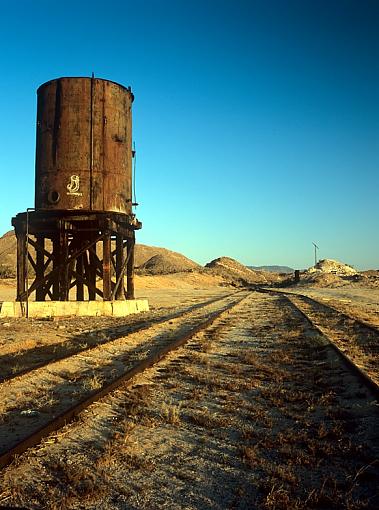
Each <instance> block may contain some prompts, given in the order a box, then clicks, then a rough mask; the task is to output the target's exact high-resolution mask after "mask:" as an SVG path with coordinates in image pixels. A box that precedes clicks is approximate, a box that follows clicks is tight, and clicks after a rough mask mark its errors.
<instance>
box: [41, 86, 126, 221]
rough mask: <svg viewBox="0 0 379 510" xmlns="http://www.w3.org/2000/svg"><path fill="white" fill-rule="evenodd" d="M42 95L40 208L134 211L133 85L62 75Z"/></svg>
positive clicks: (42, 91)
mask: <svg viewBox="0 0 379 510" xmlns="http://www.w3.org/2000/svg"><path fill="white" fill-rule="evenodd" d="M37 94H38V105H37V143H36V185H35V208H36V209H50V210H51V209H53V210H55V209H56V210H58V209H59V210H62V209H63V210H77V209H81V210H89V211H114V212H121V213H127V214H130V213H131V209H132V113H131V106H132V102H133V94H132V92H131V90H130V88H129V89H127V88H125V87H123V86H122V85H119V84H117V83H114V82H111V81H108V80H102V79H99V78H59V79H56V80H51V81H49V82H47V83H44V84H43V85H41V86H40V87H39V89H38V91H37Z"/></svg>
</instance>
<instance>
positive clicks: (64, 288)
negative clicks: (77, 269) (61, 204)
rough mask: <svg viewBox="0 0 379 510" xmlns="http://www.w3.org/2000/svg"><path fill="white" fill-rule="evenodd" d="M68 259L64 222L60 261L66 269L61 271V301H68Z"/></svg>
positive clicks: (63, 225) (63, 223) (60, 244)
mask: <svg viewBox="0 0 379 510" xmlns="http://www.w3.org/2000/svg"><path fill="white" fill-rule="evenodd" d="M67 259H68V232H67V229H66V225H65V222H64V221H62V223H61V226H60V232H59V261H60V264H64V267H63V268H62V270H61V271H60V278H59V279H60V285H59V300H60V301H67V300H68V291H69V281H68V272H69V267H68V264H67V263H66V261H67Z"/></svg>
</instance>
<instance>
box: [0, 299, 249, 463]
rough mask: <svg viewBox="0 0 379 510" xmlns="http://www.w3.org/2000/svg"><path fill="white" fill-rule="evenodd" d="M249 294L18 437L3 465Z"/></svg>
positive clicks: (154, 361) (201, 329) (156, 361)
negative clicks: (46, 421) (24, 435)
mask: <svg viewBox="0 0 379 510" xmlns="http://www.w3.org/2000/svg"><path fill="white" fill-rule="evenodd" d="M248 296H249V294H248V295H246V296H243V297H242V298H241V299H238V300H236V301H233V302H232V303H229V304H228V305H227V306H225V307H223V308H222V309H221V310H217V311H216V312H213V313H212V314H211V315H210V316H209V317H208V318H207V319H206V320H205V321H203V322H201V323H200V324H198V325H196V326H195V327H194V328H192V329H191V330H190V331H187V332H186V333H184V334H182V335H180V336H179V337H177V338H176V339H175V340H174V341H173V342H170V343H169V344H168V345H166V346H165V347H163V348H161V349H158V350H157V351H156V352H155V353H153V354H151V355H150V356H147V357H146V358H145V359H143V360H142V361H140V362H138V363H136V364H135V365H134V366H133V367H132V368H131V369H129V370H127V371H126V372H125V373H124V374H122V375H121V376H119V377H118V378H116V379H114V380H113V381H112V382H111V383H110V384H108V385H107V386H105V387H103V388H101V389H100V390H99V391H94V392H93V393H91V394H90V395H89V396H86V397H84V398H83V399H81V400H80V401H79V402H77V403H76V404H74V405H73V406H71V407H70V408H68V409H66V410H65V411H63V412H62V413H60V414H59V415H58V416H56V417H55V418H54V419H53V420H51V421H50V422H49V423H47V424H45V425H43V426H42V427H40V428H39V429H37V430H36V431H34V432H33V433H32V434H30V435H29V436H27V437H26V438H24V439H22V440H21V441H19V442H18V443H17V444H16V445H15V446H13V447H12V448H10V449H9V450H7V451H5V452H3V453H2V454H1V455H0V469H2V468H4V467H5V466H7V465H8V464H9V463H10V462H11V461H12V459H13V458H14V457H15V456H16V455H20V454H22V453H24V452H25V451H26V450H28V449H29V448H32V447H33V446H36V445H37V444H39V443H40V442H41V440H42V439H43V438H44V437H46V436H48V435H49V434H51V433H52V432H56V431H57V430H59V429H61V428H62V427H64V426H65V425H67V424H68V423H70V422H71V421H72V420H73V419H74V418H75V417H76V416H78V415H79V414H80V413H81V412H82V411H83V410H84V409H86V408H87V407H89V406H90V405H91V404H93V403H94V402H96V401H98V400H100V399H101V398H103V397H105V396H106V395H108V394H109V393H111V392H112V391H114V390H115V389H117V388H119V387H120V386H121V385H123V384H124V383H126V382H127V381H129V380H130V379H132V377H134V376H135V375H137V374H140V373H141V372H143V371H144V370H146V369H147V368H149V367H151V366H153V365H155V364H157V363H158V362H159V361H161V360H162V359H163V358H164V357H165V356H166V355H167V354H168V353H169V352H171V351H174V350H175V349H177V348H178V347H181V346H182V345H183V344H185V343H186V342H188V340H190V339H191V338H192V337H193V336H195V335H196V334H198V333H200V332H201V331H203V330H204V329H206V328H208V327H209V326H211V325H212V324H213V322H214V321H215V320H216V319H218V318H219V317H220V316H221V315H223V314H224V313H225V312H227V311H229V310H231V309H232V308H234V307H235V306H237V305H238V304H240V303H241V302H242V301H243V300H245V299H246V298H247V297H248Z"/></svg>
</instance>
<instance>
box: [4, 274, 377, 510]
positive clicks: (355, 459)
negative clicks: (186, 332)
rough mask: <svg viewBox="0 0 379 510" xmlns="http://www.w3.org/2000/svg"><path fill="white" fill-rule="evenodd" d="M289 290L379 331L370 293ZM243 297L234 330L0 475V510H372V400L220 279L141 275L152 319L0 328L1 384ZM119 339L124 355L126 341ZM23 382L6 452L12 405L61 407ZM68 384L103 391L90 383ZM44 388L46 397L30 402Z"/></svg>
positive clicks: (309, 339) (156, 370) (161, 369)
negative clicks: (137, 330)
mask: <svg viewBox="0 0 379 510" xmlns="http://www.w3.org/2000/svg"><path fill="white" fill-rule="evenodd" d="M281 289H282V290H288V291H290V292H301V293H303V294H309V295H310V296H312V295H314V296H316V297H318V298H320V299H322V300H326V302H328V303H331V304H333V306H335V307H336V308H340V309H341V310H344V311H347V312H348V313H350V314H351V315H353V316H357V317H360V318H362V319H364V320H365V321H366V322H369V323H371V324H374V325H378V322H379V292H378V289H377V288H376V287H374V288H373V287H367V288H364V287H363V286H362V285H361V284H360V285H359V286H357V284H356V283H352V284H350V285H349V284H347V285H344V286H343V287H341V286H337V287H335V288H332V287H326V288H322V287H320V286H317V285H316V286H312V285H309V284H307V285H305V284H302V285H300V286H299V287H296V286H293V285H291V286H289V287H288V288H286V287H282V288H281ZM241 290H242V292H245V293H246V296H245V297H244V299H243V301H242V302H241V303H240V304H239V305H237V306H236V307H235V308H234V309H233V310H232V311H231V312H228V314H227V315H226V317H221V318H220V319H218V320H217V321H216V322H215V323H214V324H213V326H212V327H211V328H209V329H208V330H206V331H205V332H204V333H200V334H198V335H196V336H195V337H194V338H192V339H191V340H190V341H189V342H188V343H187V344H186V345H185V346H183V347H181V348H180V349H178V350H177V351H175V352H173V353H171V354H169V355H168V356H167V357H166V358H165V360H164V361H163V362H161V363H160V364H159V365H157V366H155V367H152V368H150V369H148V370H147V371H146V372H144V373H143V374H142V375H138V376H136V377H135V378H134V379H133V380H132V381H131V382H130V383H128V384H125V385H124V386H123V387H121V388H119V389H118V390H116V391H114V392H113V393H112V394H111V395H109V396H108V397H104V398H103V399H102V400H100V401H99V402H97V403H95V404H92V405H91V406H90V407H89V408H88V409H87V410H86V411H84V412H83V413H82V414H81V416H80V418H79V419H78V420H75V421H74V422H73V423H70V424H68V425H67V426H66V427H64V428H63V429H61V430H60V431H58V432H57V433H53V434H52V435H50V436H49V437H48V438H46V439H44V440H43V441H42V442H41V444H40V445H38V446H36V447H34V448H32V449H30V450H28V451H27V452H25V453H24V454H22V455H21V456H19V457H18V458H16V459H15V460H14V461H13V463H12V464H11V465H10V466H8V467H7V468H5V469H3V470H2V471H1V472H0V505H3V507H4V508H8V507H12V508H16V507H17V508H27V509H42V508H49V509H50V508H52V509H61V508H62V509H65V508H67V509H93V508H96V509H97V508H99V509H114V508H117V509H118V508H119V509H133V510H134V509H160V508H169V509H184V508H185V509H225V508H227V509H229V508H230V509H232V508H233V509H234V508H238V509H254V508H268V509H289V508H294V509H309V508H324V509H329V508H335V509H340V508H349V509H358V508H377V505H378V495H377V482H378V473H379V470H378V464H377V463H378V460H377V459H378V441H377V440H378V424H379V416H378V413H377V411H376V410H375V401H373V399H372V397H371V396H370V395H369V394H368V393H367V392H366V391H365V390H364V389H363V388H362V387H360V386H359V384H358V383H357V382H356V381H355V380H354V378H353V377H352V376H351V375H349V374H348V373H346V372H345V371H344V369H343V368H342V367H339V366H337V365H336V361H335V359H334V358H333V356H332V355H331V354H330V352H329V351H328V350H327V349H326V348H325V345H324V343H323V340H322V338H320V337H319V336H318V335H317V334H315V332H314V331H313V330H312V329H311V328H310V327H309V325H307V324H305V323H304V321H303V320H302V319H301V316H300V315H298V314H296V313H294V311H293V310H291V309H290V308H288V305H286V303H285V302H284V301H283V300H282V299H281V297H280V295H279V296H274V295H267V294H262V293H259V292H255V291H254V290H252V291H250V292H249V291H245V290H244V287H236V286H235V285H231V284H230V281H229V282H228V281H227V280H225V278H224V277H223V276H221V275H219V274H213V275H212V274H204V273H203V272H197V271H190V272H181V273H172V274H159V275H151V274H150V275H137V276H136V297H138V298H147V299H148V300H149V303H150V311H149V312H146V313H143V314H140V315H139V314H137V315H135V316H129V317H126V318H117V319H112V318H100V317H97V318H82V319H80V318H61V319H54V320H51V321H50V320H44V321H41V320H36V319H34V320H31V319H29V320H27V319H6V320H5V319H4V320H2V321H1V324H0V358H1V359H0V370H1V372H2V375H3V376H4V375H5V376H14V375H17V373H18V372H19V371H21V372H22V370H23V369H25V368H31V367H33V363H35V362H38V361H39V359H41V358H40V356H41V353H42V352H43V355H44V356H45V358H44V359H45V360H46V359H47V360H49V359H54V357H55V356H57V355H59V354H61V353H62V352H71V351H70V349H71V350H72V351H73V352H74V351H75V349H76V348H77V345H82V344H83V342H85V345H91V342H93V343H94V345H95V344H96V342H97V341H98V340H99V338H100V336H101V340H103V339H104V338H110V339H111V338H112V335H113V334H115V337H119V336H120V335H119V333H118V332H119V330H120V329H121V330H123V331H125V327H130V328H131V330H132V329H133V326H134V325H136V324H139V323H140V322H141V321H142V322H143V321H145V322H146V323H148V322H149V321H154V319H155V318H157V317H162V316H164V315H169V314H170V313H176V312H181V311H184V310H186V309H188V308H189V307H192V306H193V305H196V304H198V303H202V302H205V301H207V300H211V299H213V298H217V297H222V296H226V295H228V294H236V293H238V292H239V291H241ZM14 296H15V280H14V279H3V280H0V300H10V299H14ZM172 322H174V320H173V321H172ZM172 327H174V326H172ZM156 334H157V333H156ZM140 338H143V336H140ZM156 338H157V339H158V336H157V337H156ZM115 341H116V342H119V343H120V342H121V343H123V344H124V347H125V345H126V346H127V343H128V342H132V336H130V335H129V336H124V337H122V338H116V340H115ZM153 341H154V339H153ZM74 344H76V345H74ZM33 356H34V357H33ZM46 356H47V358H46ZM330 367H333V373H332V372H330ZM35 372H36V373H37V375H36V377H38V370H36V371H35ZM44 377H46V376H44ZM18 379H19V378H18V377H15V378H14V379H12V380H11V381H9V382H8V383H4V384H8V385H9V386H8V387H6V388H4V390H3V391H2V393H1V395H0V397H1V399H2V415H3V416H2V418H1V420H0V441H2V442H3V443H4V441H6V440H4V431H6V430H9V426H10V424H12V423H15V425H14V426H16V425H17V422H12V419H13V417H12V413H13V415H17V413H18V412H19V411H18V409H17V404H16V403H15V400H16V401H17V402H18V405H19V406H21V407H22V409H25V408H28V409H30V410H31V411H32V413H36V414H37V415H38V413H40V415H43V413H44V410H45V409H48V406H49V405H50V404H51V402H53V401H54V400H57V399H59V395H58V396H57V394H55V393H53V390H52V389H50V387H49V383H48V381H47V379H43V380H41V381H42V382H41V381H40V383H38V382H35V381H34V379H31V380H30V387H28V386H22V388H21V389H20V387H19V386H17V384H18ZM73 380H74V382H75V384H78V385H80V384H82V383H83V385H85V384H88V380H89V381H90V382H91V383H92V384H94V377H92V379H86V381H84V382H83V381H81V380H80V377H78V376H76V378H74V379H73ZM36 381H38V379H36ZM43 381H44V382H43ZM95 382H96V381H95ZM39 384H45V385H46V392H45V394H44V397H43V398H42V399H41V401H40V402H39V403H37V402H36V401H35V400H34V398H35V397H33V395H34V392H35V391H36V390H35V389H34V387H35V386H38V385H39ZM12 392H13V393H12ZM12 395H13V396H12ZM10 396H12V398H11V397H10ZM45 412H46V411H45ZM33 416H34V414H31V415H30V417H29V418H23V420H24V422H23V423H25V426H26V427H27V426H28V425H27V424H28V423H30V424H32V423H33V420H37V419H38V417H35V416H34V417H33ZM28 420H30V421H29V422H28ZM7 505H8V506H7Z"/></svg>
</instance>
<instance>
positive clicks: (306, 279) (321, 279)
mask: <svg viewBox="0 0 379 510" xmlns="http://www.w3.org/2000/svg"><path fill="white" fill-rule="evenodd" d="M300 282H301V283H302V284H307V285H312V287H333V288H334V287H343V286H344V285H348V284H349V282H348V281H345V280H344V279H343V278H341V277H340V276H337V275H335V274H333V273H321V272H318V273H316V272H311V273H307V272H305V273H304V275H301V277H300Z"/></svg>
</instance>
